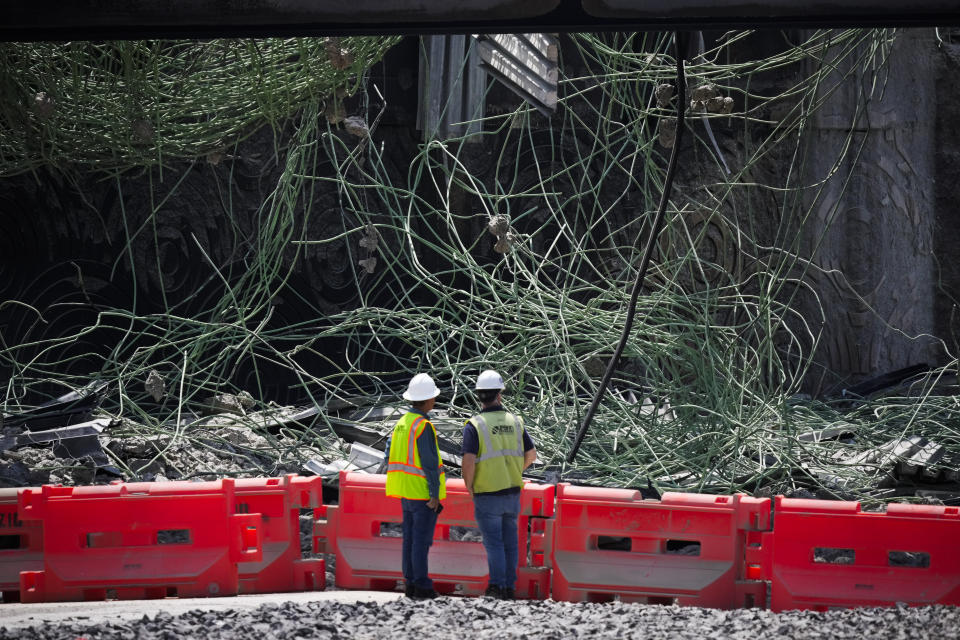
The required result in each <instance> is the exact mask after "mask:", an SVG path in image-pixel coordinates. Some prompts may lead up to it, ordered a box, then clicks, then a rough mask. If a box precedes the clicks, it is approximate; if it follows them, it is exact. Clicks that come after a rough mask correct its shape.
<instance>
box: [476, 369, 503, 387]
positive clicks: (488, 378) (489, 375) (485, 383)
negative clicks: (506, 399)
mask: <svg viewBox="0 0 960 640" xmlns="http://www.w3.org/2000/svg"><path fill="white" fill-rule="evenodd" d="M475 388H476V390H477V391H483V390H484V389H503V376H501V375H500V374H499V373H497V372H496V371H494V370H493V369H487V370H486V371H484V372H483V373H481V374H480V375H479V376H477V386H476V387H475Z"/></svg>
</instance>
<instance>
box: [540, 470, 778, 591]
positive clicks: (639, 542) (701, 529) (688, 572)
mask: <svg viewBox="0 0 960 640" xmlns="http://www.w3.org/2000/svg"><path fill="white" fill-rule="evenodd" d="M769 510H770V501H769V500H768V499H758V498H749V497H747V496H743V495H733V496H714V495H699V494H682V493H667V494H664V496H663V498H662V500H644V499H643V498H642V496H641V495H640V493H639V492H638V491H633V490H629V489H605V488H594V487H575V486H571V485H567V484H561V485H560V486H559V489H558V494H557V506H556V515H555V518H554V520H552V521H548V522H547V539H548V540H549V558H550V565H551V567H552V569H553V576H552V593H553V598H554V599H556V600H568V601H573V602H584V601H608V600H614V599H620V600H624V601H636V602H646V603H651V604H662V603H677V604H681V605H696V606H705V607H716V608H723V609H731V608H736V607H743V606H764V604H765V601H766V597H765V596H766V583H764V582H762V581H758V580H751V579H748V577H747V575H746V574H747V570H746V569H747V565H746V560H745V557H746V546H747V533H748V531H751V530H752V529H753V528H754V527H762V526H767V525H769Z"/></svg>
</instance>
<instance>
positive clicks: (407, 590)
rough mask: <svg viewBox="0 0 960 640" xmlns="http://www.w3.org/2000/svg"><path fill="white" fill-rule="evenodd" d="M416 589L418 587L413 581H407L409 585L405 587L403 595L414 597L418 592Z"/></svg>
mask: <svg viewBox="0 0 960 640" xmlns="http://www.w3.org/2000/svg"><path fill="white" fill-rule="evenodd" d="M416 590H417V588H416V587H415V586H413V583H407V586H405V587H404V588H403V595H405V596H407V597H408V598H412V597H414V595H415V594H416Z"/></svg>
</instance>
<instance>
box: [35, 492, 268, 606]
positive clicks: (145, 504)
mask: <svg viewBox="0 0 960 640" xmlns="http://www.w3.org/2000/svg"><path fill="white" fill-rule="evenodd" d="M233 486H234V481H233V480H221V481H217V482H213V483H192V482H171V483H162V484H152V483H138V484H133V485H123V484H119V485H109V486H97V487H51V486H44V487H41V488H40V490H35V489H24V490H22V491H21V492H20V493H19V496H18V516H19V518H20V519H21V520H23V521H41V522H42V523H43V528H44V536H43V564H42V567H43V568H42V570H41V571H22V572H21V573H20V597H21V600H22V601H24V602H50V601H66V600H97V599H103V598H108V597H116V598H127V597H129V598H151V597H164V596H172V595H176V596H180V597H199V596H212V595H232V594H236V593H238V591H239V573H238V570H237V564H238V563H240V562H260V561H261V560H262V558H263V554H262V548H261V546H260V545H261V539H260V531H261V518H260V516H259V514H233V513H231V506H232V505H233Z"/></svg>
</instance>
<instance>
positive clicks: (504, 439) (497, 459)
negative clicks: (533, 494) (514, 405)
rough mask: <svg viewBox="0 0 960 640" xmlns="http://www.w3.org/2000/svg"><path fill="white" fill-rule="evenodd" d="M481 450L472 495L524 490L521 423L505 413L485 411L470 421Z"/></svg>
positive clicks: (513, 416)
mask: <svg viewBox="0 0 960 640" xmlns="http://www.w3.org/2000/svg"><path fill="white" fill-rule="evenodd" d="M470 424H472V425H473V426H474V428H475V429H476V430H477V436H478V438H477V439H478V440H479V441H480V449H479V451H478V452H477V466H476V472H475V474H474V476H473V491H474V492H475V493H492V492H494V491H501V490H503V489H509V488H511V487H522V486H523V421H522V420H520V418H518V417H517V416H515V415H513V414H512V413H507V412H506V411H485V412H484V413H482V414H480V415H477V416H474V417H472V418H470Z"/></svg>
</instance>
